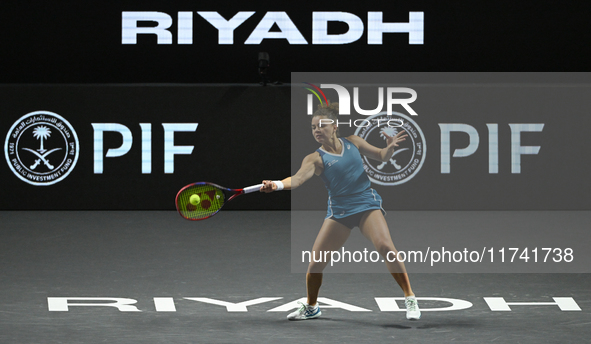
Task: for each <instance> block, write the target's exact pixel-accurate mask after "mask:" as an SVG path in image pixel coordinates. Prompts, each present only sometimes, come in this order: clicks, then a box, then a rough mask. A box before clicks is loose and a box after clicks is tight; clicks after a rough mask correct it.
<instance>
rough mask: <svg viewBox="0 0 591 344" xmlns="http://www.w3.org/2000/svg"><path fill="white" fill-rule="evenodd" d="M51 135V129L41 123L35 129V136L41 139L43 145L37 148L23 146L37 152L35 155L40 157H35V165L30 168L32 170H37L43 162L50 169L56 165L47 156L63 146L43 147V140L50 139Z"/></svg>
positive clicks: (34, 152)
mask: <svg viewBox="0 0 591 344" xmlns="http://www.w3.org/2000/svg"><path fill="white" fill-rule="evenodd" d="M50 136H51V130H50V129H49V128H48V127H46V126H44V125H40V126H38V127H36V128H35V129H34V130H33V137H34V138H36V139H37V140H40V141H41V146H40V147H39V149H37V150H33V149H30V148H23V150H26V151H28V152H31V153H33V154H35V156H37V158H38V159H35V163H34V164H33V165H31V166H29V168H30V169H31V170H35V169H36V168H37V166H39V165H40V164H41V163H42V162H43V164H44V165H45V166H47V168H49V169H50V170H53V169H54V166H53V165H52V164H51V163H49V160H48V159H47V156H48V155H49V154H51V153H53V152H55V151H58V150H60V149H61V148H54V149H50V150H47V149H45V148H44V147H43V140H46V139H48V138H49V137H50Z"/></svg>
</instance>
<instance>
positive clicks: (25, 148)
mask: <svg viewBox="0 0 591 344" xmlns="http://www.w3.org/2000/svg"><path fill="white" fill-rule="evenodd" d="M79 150H80V145H79V142H78V136H77V135H76V131H75V130H74V128H73V127H72V125H71V124H70V123H69V122H68V121H67V120H66V119H65V118H63V117H62V116H60V115H58V114H56V113H53V112H49V111H35V112H31V113H28V114H26V115H24V116H23V117H21V118H19V119H18V120H17V121H16V122H15V123H14V124H13V125H12V127H11V128H10V130H9V131H8V134H7V135H6V141H5V143H4V154H5V156H6V162H7V163H8V166H10V169H11V170H12V172H13V173H14V174H15V175H16V176H17V177H19V178H20V179H21V180H23V181H25V182H27V183H29V184H31V185H39V186H44V185H52V184H55V183H57V182H60V181H62V180H63V179H64V178H66V177H67V176H68V174H70V172H71V171H72V170H73V169H74V167H75V166H76V162H77V161H78V154H79Z"/></svg>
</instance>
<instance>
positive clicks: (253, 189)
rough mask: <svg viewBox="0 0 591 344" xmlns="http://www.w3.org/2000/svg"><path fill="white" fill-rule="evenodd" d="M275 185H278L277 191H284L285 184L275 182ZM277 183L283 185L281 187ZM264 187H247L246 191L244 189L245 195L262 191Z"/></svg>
mask: <svg viewBox="0 0 591 344" xmlns="http://www.w3.org/2000/svg"><path fill="white" fill-rule="evenodd" d="M273 183H275V185H277V191H281V190H283V183H281V182H280V181H273ZM277 183H280V184H281V185H279V184H277ZM262 186H263V184H257V185H253V186H248V187H245V188H244V189H242V191H244V193H245V194H247V193H251V192H257V191H259V190H260V189H261V187H262Z"/></svg>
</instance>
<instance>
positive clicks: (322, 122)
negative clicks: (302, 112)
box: [312, 116, 336, 143]
mask: <svg viewBox="0 0 591 344" xmlns="http://www.w3.org/2000/svg"><path fill="white" fill-rule="evenodd" d="M331 122H332V121H331V120H330V119H328V118H326V116H316V117H314V118H312V135H313V136H314V139H316V141H317V142H319V143H323V142H326V141H327V140H328V139H330V138H331V137H332V136H333V135H334V132H335V131H336V125H335V124H332V123H331Z"/></svg>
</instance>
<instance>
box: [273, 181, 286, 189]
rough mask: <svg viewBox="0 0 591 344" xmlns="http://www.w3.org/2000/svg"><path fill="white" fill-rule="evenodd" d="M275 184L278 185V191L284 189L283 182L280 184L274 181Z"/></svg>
mask: <svg viewBox="0 0 591 344" xmlns="http://www.w3.org/2000/svg"><path fill="white" fill-rule="evenodd" d="M273 183H275V185H277V190H276V191H281V190H283V188H284V185H283V183H282V182H280V181H279V180H274V181H273Z"/></svg>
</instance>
